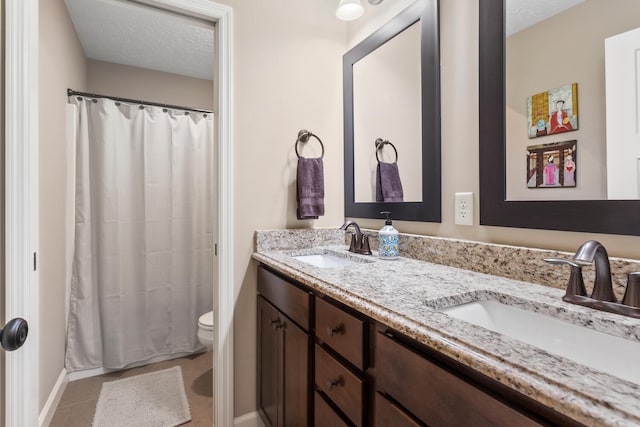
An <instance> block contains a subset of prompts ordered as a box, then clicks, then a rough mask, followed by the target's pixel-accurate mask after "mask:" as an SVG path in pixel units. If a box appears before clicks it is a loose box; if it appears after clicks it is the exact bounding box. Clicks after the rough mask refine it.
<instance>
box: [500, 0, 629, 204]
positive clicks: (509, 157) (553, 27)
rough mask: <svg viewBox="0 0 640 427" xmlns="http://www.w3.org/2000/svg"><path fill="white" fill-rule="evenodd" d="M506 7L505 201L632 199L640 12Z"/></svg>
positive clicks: (580, 2) (581, 3) (591, 4)
mask: <svg viewBox="0 0 640 427" xmlns="http://www.w3.org/2000/svg"><path fill="white" fill-rule="evenodd" d="M531 4H532V3H531V2H530V1H523V0H507V2H506V7H507V9H506V31H507V38H506V49H505V50H506V62H505V65H506V144H505V145H506V182H507V194H506V199H507V200H511V201H517V200H607V199H609V200H612V199H638V198H640V193H639V190H640V189H639V182H640V148H638V147H640V136H639V135H640V131H639V129H640V111H639V110H638V108H639V107H638V103H637V102H636V99H637V98H638V96H639V95H640V89H639V88H638V82H640V74H639V73H640V71H639V70H640V67H637V59H636V56H635V51H637V50H638V49H640V29H639V27H640V2H638V1H637V0H617V1H616V2H615V7H613V4H612V2H607V1H605V0H562V1H550V0H544V1H543V0H540V1H536V2H535V6H532V5H531Z"/></svg>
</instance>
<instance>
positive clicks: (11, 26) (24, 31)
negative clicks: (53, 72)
mask: <svg viewBox="0 0 640 427" xmlns="http://www.w3.org/2000/svg"><path fill="white" fill-rule="evenodd" d="M5 25H6V27H5V77H4V78H5V104H4V112H5V135H4V138H5V257H6V262H5V265H6V267H5V296H6V299H5V317H6V319H11V318H13V317H22V318H24V319H26V320H27V321H28V322H29V324H30V328H29V337H28V339H27V342H26V344H25V346H24V347H22V348H21V349H19V350H16V351H15V352H11V353H6V355H5V390H4V391H5V393H4V398H5V403H6V406H5V411H6V414H5V422H6V425H7V426H19V425H24V426H35V425H38V412H39V407H38V404H39V399H40V396H39V359H38V358H39V339H38V329H39V328H38V325H39V283H38V272H37V271H36V270H35V268H34V267H35V265H34V263H35V256H36V254H37V252H38V231H39V230H38V215H39V211H38V144H39V141H38V1H37V0H6V1H5Z"/></svg>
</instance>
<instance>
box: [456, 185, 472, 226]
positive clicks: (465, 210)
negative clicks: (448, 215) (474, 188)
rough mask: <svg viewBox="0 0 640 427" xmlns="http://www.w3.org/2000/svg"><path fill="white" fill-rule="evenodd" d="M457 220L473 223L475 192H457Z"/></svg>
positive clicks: (464, 223)
mask: <svg viewBox="0 0 640 427" xmlns="http://www.w3.org/2000/svg"><path fill="white" fill-rule="evenodd" d="M455 200H456V208H455V222H456V224H457V225H473V193H456V196H455Z"/></svg>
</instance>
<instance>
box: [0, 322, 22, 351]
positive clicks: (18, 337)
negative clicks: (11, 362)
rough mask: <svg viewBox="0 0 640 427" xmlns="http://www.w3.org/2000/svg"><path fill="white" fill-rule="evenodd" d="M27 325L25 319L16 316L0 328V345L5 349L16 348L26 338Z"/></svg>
mask: <svg viewBox="0 0 640 427" xmlns="http://www.w3.org/2000/svg"><path fill="white" fill-rule="evenodd" d="M28 334H29V325H28V324H27V321H26V320H24V319H21V318H19V317H16V318H15V319H11V320H10V321H9V323H7V324H6V325H5V326H4V328H2V329H0V346H2V348H3V349H5V350H6V351H13V350H17V349H19V348H20V347H22V344H24V342H25V341H26V340H27V335H28Z"/></svg>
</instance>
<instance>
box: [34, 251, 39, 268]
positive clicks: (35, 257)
mask: <svg viewBox="0 0 640 427" xmlns="http://www.w3.org/2000/svg"><path fill="white" fill-rule="evenodd" d="M37 269H38V263H37V255H36V252H34V253H33V271H36V270H37Z"/></svg>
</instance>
